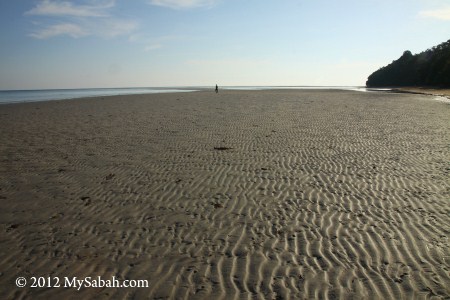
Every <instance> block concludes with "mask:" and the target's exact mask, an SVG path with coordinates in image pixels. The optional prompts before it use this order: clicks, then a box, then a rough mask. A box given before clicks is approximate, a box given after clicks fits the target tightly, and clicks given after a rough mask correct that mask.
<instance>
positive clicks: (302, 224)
mask: <svg viewBox="0 0 450 300" xmlns="http://www.w3.org/2000/svg"><path fill="white" fill-rule="evenodd" d="M92 99H95V101H92ZM424 99H428V97H426V96H423V95H412V94H402V93H390V92H379V93H357V92H353V91H345V90H264V91H236V90H220V92H219V93H218V94H215V93H214V91H213V90H211V91H202V92H189V93H173V94H170V93H168V94H140V95H128V96H111V97H104V98H97V97H96V98H81V99H74V100H59V101H58V100H55V101H47V102H33V103H21V104H13V105H4V106H1V107H0V138H1V140H2V143H1V144H0V157H1V163H0V203H1V206H2V209H1V210H0V265H1V274H0V294H2V295H4V296H5V297H6V298H60V299H67V298H74V297H77V298H83V299H98V298H126V297H131V298H150V299H154V298H169V299H181V298H193V299H229V298H236V299H248V298H260V299H276V298H284V299H287V298H295V299H300V298H324V299H325V298H333V299H334V298H341V299H349V298H355V299H356V298H357V299H363V298H372V297H373V298H380V299H402V298H404V299H412V298H421V297H424V298H425V297H436V298H439V297H441V298H446V297H448V295H449V294H450V288H449V286H450V280H449V278H448V270H449V269H450V258H449V255H448V249H450V242H449V240H448V239H445V238H443V237H445V236H447V235H448V232H449V231H450V221H449V218H448V215H449V213H450V210H449V206H448V196H449V194H448V191H449V190H450V183H449V181H448V178H449V169H448V163H447V162H448V160H449V158H450V149H449V148H448V144H449V143H450V128H449V124H448V119H449V118H450V110H449V108H448V106H447V105H446V104H444V103H441V102H439V101H424ZM32 276H36V277H42V276H44V277H46V276H52V277H58V278H60V280H61V283H63V281H64V278H65V277H67V278H73V277H77V278H78V279H83V278H86V277H92V278H98V276H100V277H101V278H102V279H103V280H108V279H111V278H114V279H116V278H117V280H118V281H119V282H124V281H125V280H147V282H148V288H117V287H111V288H88V287H83V288H81V289H80V290H79V291H77V290H76V289H73V288H63V287H60V288H31V287H29V285H27V286H26V287H24V288H18V287H17V286H16V285H15V282H16V279H17V278H18V277H25V278H26V279H27V280H28V281H30V280H31V279H30V278H31V277H32ZM30 283H31V281H30Z"/></svg>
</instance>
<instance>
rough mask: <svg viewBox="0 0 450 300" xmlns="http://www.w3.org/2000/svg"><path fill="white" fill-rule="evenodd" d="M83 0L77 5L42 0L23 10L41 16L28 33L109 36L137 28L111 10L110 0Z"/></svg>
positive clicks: (125, 33)
mask: <svg viewBox="0 0 450 300" xmlns="http://www.w3.org/2000/svg"><path fill="white" fill-rule="evenodd" d="M86 3H88V4H84V5H79V4H74V3H73V1H72V2H69V1H53V0H42V1H41V2H39V3H38V4H37V5H36V6H35V7H34V8H32V9H31V10H29V11H27V12H26V13H25V15H28V16H33V17H35V18H39V19H41V20H42V21H40V22H37V23H36V26H37V27H36V28H35V29H34V31H33V32H32V33H31V34H29V36H31V37H33V38H37V39H49V38H54V37H58V36H68V37H72V38H80V37H84V36H99V37H103V38H113V37H117V36H122V35H127V34H131V33H132V32H134V31H135V30H136V29H137V28H138V23H137V22H136V21H133V20H124V19H120V18H117V17H115V16H113V15H112V14H111V9H112V8H114V6H115V1H114V0H107V1H93V0H91V1H88V2H86ZM42 18H43V19H42ZM49 23H50V24H49Z"/></svg>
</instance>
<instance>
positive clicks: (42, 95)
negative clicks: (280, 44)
mask: <svg viewBox="0 0 450 300" xmlns="http://www.w3.org/2000/svg"><path fill="white" fill-rule="evenodd" d="M219 88H220V89H226V90H268V89H342V90H354V91H360V92H367V91H370V89H366V88H365V87H357V86H345V87H343V86H224V87H219ZM213 89H214V87H206V86H198V87H170V88H168V87H140V88H95V89H51V90H0V104H6V103H21V102H38V101H49V100H65V99H75V98H85V97H101V96H115V95H134V94H155V93H180V92H194V91H202V90H213Z"/></svg>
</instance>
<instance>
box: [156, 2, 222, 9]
mask: <svg viewBox="0 0 450 300" xmlns="http://www.w3.org/2000/svg"><path fill="white" fill-rule="evenodd" d="M216 2H217V0H150V4H152V5H156V6H162V7H168V8H172V9H186V8H195V7H211V6H213V5H214V4H215V3H216Z"/></svg>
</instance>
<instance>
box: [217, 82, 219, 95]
mask: <svg viewBox="0 0 450 300" xmlns="http://www.w3.org/2000/svg"><path fill="white" fill-rule="evenodd" d="M218 92H219V87H218V86H217V84H216V94H217V93H218Z"/></svg>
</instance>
